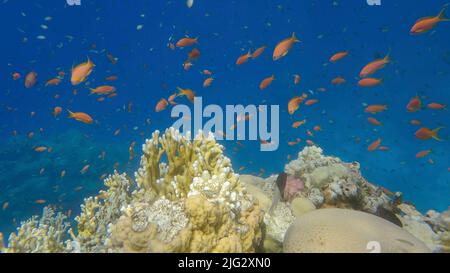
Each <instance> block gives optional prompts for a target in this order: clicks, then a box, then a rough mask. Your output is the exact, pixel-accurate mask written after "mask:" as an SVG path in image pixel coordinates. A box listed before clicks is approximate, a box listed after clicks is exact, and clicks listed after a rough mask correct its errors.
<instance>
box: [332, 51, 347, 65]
mask: <svg viewBox="0 0 450 273" xmlns="http://www.w3.org/2000/svg"><path fill="white" fill-rule="evenodd" d="M347 55H348V51H341V52H338V53H336V54H334V55H333V56H331V58H330V62H332V63H335V62H337V61H340V60H342V59H343V58H345V57H347Z"/></svg>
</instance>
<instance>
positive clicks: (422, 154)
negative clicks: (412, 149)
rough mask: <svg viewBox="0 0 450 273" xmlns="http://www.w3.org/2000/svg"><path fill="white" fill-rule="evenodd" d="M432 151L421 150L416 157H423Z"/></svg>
mask: <svg viewBox="0 0 450 273" xmlns="http://www.w3.org/2000/svg"><path fill="white" fill-rule="evenodd" d="M430 153H431V150H424V151H420V152H418V153H417V154H416V158H423V157H426V156H427V155H429V154H430Z"/></svg>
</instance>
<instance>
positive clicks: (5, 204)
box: [0, 202, 9, 239]
mask: <svg viewBox="0 0 450 273" xmlns="http://www.w3.org/2000/svg"><path fill="white" fill-rule="evenodd" d="M8 207H9V202H5V203H3V206H2V210H6V209H7V208H8ZM0 239H1V238H0Z"/></svg>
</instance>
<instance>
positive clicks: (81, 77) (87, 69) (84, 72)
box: [70, 57, 95, 85]
mask: <svg viewBox="0 0 450 273" xmlns="http://www.w3.org/2000/svg"><path fill="white" fill-rule="evenodd" d="M94 66H95V64H94V63H93V62H91V60H90V59H89V57H88V60H87V62H84V63H81V64H79V65H77V66H75V67H74V68H72V75H71V77H70V82H71V83H72V85H78V84H80V83H82V82H84V81H85V80H86V78H87V77H88V76H89V74H91V72H92V69H93V68H94Z"/></svg>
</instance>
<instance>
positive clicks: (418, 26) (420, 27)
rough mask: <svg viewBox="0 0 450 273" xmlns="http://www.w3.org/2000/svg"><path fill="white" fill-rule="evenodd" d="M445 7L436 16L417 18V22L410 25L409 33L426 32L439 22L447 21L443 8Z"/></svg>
mask: <svg viewBox="0 0 450 273" xmlns="http://www.w3.org/2000/svg"><path fill="white" fill-rule="evenodd" d="M446 9H447V7H444V8H443V9H442V10H441V12H439V14H438V15H437V16H428V17H424V18H421V19H419V20H417V22H416V23H415V24H414V25H413V26H412V28H411V30H410V33H411V34H423V33H426V32H428V31H430V30H432V29H433V28H435V27H436V25H437V24H438V23H440V22H448V21H450V20H449V19H448V18H446V17H445V10H446Z"/></svg>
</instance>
